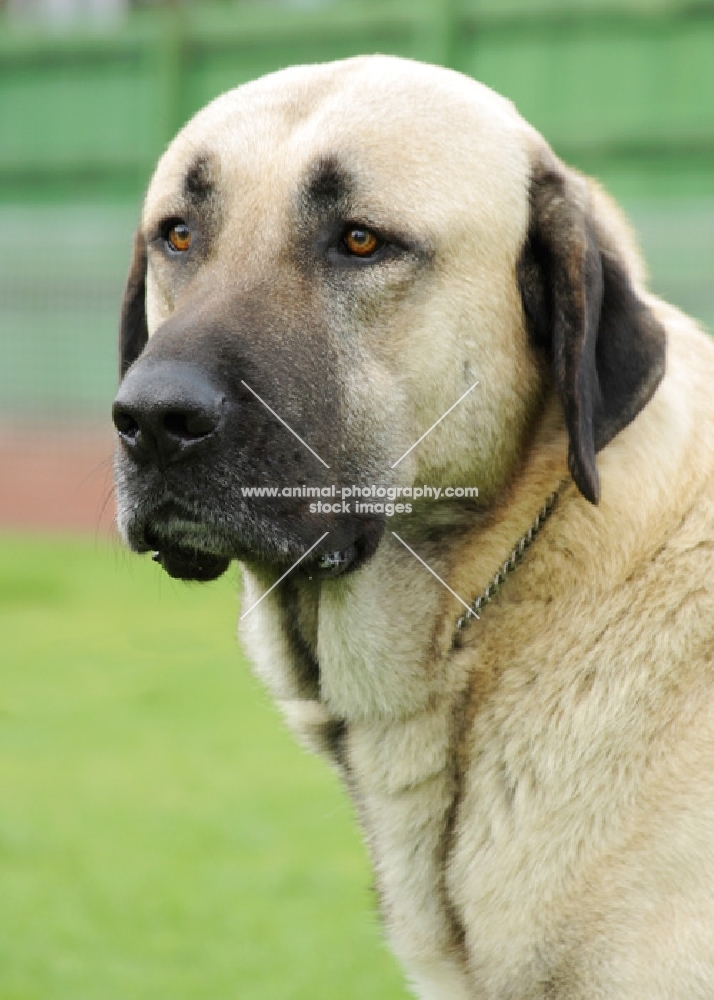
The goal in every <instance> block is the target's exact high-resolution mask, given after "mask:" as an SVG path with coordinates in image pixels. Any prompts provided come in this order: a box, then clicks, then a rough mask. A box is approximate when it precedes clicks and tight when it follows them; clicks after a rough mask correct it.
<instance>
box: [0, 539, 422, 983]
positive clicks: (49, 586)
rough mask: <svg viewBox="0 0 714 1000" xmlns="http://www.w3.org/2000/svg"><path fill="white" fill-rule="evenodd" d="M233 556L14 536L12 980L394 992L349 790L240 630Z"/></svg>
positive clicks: (2, 646) (2, 848) (8, 963)
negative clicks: (211, 573)
mask: <svg viewBox="0 0 714 1000" xmlns="http://www.w3.org/2000/svg"><path fill="white" fill-rule="evenodd" d="M237 590H238V586H237V576H236V574H235V573H232V575H231V578H230V579H224V580H221V581H218V582H217V583H215V584H211V585H208V586H204V587H198V586H186V585H183V584H178V583H175V582H173V581H171V580H169V579H168V577H166V576H164V575H162V574H161V572H160V570H159V569H158V568H157V567H156V566H155V565H153V564H152V563H150V562H147V561H146V560H142V559H139V558H137V557H133V556H130V555H128V554H125V553H124V552H123V551H121V550H120V549H119V548H118V546H116V545H114V546H112V545H110V544H108V543H104V542H97V543H93V542H84V541H81V542H80V541H67V540H64V541H52V540H37V539H13V538H3V539H0V789H1V793H0V794H1V797H0V998H2V1000H89V998H92V1000H94V998H96V1000H202V998H206V1000H208V998H210V1000H232V998H241V1000H243V998H246V1000H272V998H276V1000H277V998H280V1000H292V998H294V1000H308V998H309V1000H320V998H325V1000H336V998H339V1000H352V998H354V1000H358V998H359V1000H365V998H367V997H370V998H371V997H374V998H379V1000H397V998H404V997H406V996H407V994H406V992H405V991H404V989H403V987H402V985H401V975H400V973H399V971H398V970H397V968H396V965H395V963H394V961H393V960H392V958H391V957H390V955H389V954H388V952H387V950H386V946H385V945H384V944H383V943H382V940H381V936H380V931H379V928H378V924H377V919H376V917H375V915H374V912H373V902H372V899H371V893H370V891H369V885H370V874H369V867H368V864H367V860H366V857H365V853H364V850H363V847H362V845H361V841H360V837H359V834H358V831H357V828H356V824H355V821H354V817H353V813H352V808H351V806H350V804H349V802H348V800H347V798H346V796H345V795H344V793H343V792H342V790H341V788H340V787H339V783H338V781H337V779H336V778H335V776H334V775H333V774H332V773H331V772H330V771H329V769H328V768H327V766H326V765H325V764H324V763H323V762H321V761H319V760H317V759H314V758H312V757H310V756H309V755H307V754H306V753H304V752H303V751H302V750H300V749H299V748H298V747H297V746H296V745H295V744H294V743H293V741H292V739H291V737H290V736H289V735H288V733H287V732H286V731H285V729H284V727H283V725H282V723H281V722H280V720H279V718H278V716H277V713H276V712H275V710H274V709H273V707H272V706H271V705H270V702H269V700H268V698H267V696H266V695H265V694H264V693H263V692H262V690H261V688H260V687H259V685H258V684H257V682H256V681H255V680H254V679H253V678H252V677H251V675H250V672H249V669H248V666H247V664H246V662H245V659H244V658H243V656H242V654H241V653H240V651H239V648H238V646H237V643H236V641H235V639H234V633H235V623H236V619H237V612H238V604H237V598H236V594H237Z"/></svg>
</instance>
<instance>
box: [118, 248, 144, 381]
mask: <svg viewBox="0 0 714 1000" xmlns="http://www.w3.org/2000/svg"><path fill="white" fill-rule="evenodd" d="M148 339H149V330H148V327H147V325H146V242H145V240H144V237H143V236H142V235H141V233H140V232H137V233H136V235H135V236H134V257H133V259H132V262H131V267H130V268H129V277H128V278H127V281H126V288H125V289H124V299H123V301H122V305H121V320H120V323H119V374H120V377H121V378H123V377H124V375H125V374H126V371H127V369H128V368H129V366H130V365H132V364H133V363H134V362H135V361H136V359H137V358H138V357H139V355H140V354H141V352H142V351H143V350H144V348H145V347H146V344H147V342H148Z"/></svg>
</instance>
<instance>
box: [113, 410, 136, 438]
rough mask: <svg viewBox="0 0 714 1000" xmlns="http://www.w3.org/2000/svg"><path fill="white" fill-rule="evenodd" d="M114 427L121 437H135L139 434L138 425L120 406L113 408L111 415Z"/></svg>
mask: <svg viewBox="0 0 714 1000" xmlns="http://www.w3.org/2000/svg"><path fill="white" fill-rule="evenodd" d="M112 417H113V419H114V426H115V427H116V429H117V430H118V431H119V433H120V434H121V435H122V436H123V437H131V438H133V437H136V436H137V434H138V433H139V424H138V423H137V421H136V420H135V419H134V417H132V415H131V413H129V412H128V411H127V410H125V409H123V408H122V407H121V406H115V407H114V411H113V413H112Z"/></svg>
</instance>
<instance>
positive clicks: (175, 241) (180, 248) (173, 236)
mask: <svg viewBox="0 0 714 1000" xmlns="http://www.w3.org/2000/svg"><path fill="white" fill-rule="evenodd" d="M166 242H167V243H168V245H169V246H170V247H171V249H172V250H175V251H176V252H177V253H185V252H186V250H188V248H189V247H190V246H191V230H190V229H189V228H188V226H187V225H186V223H185V222H175V223H174V224H173V226H171V228H170V229H169V230H168V232H167V233H166Z"/></svg>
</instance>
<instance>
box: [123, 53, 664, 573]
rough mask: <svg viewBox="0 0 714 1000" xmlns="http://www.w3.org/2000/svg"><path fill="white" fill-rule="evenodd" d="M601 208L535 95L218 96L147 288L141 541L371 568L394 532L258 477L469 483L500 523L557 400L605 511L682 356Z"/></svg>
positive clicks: (130, 492) (153, 220) (151, 253)
mask: <svg viewBox="0 0 714 1000" xmlns="http://www.w3.org/2000/svg"><path fill="white" fill-rule="evenodd" d="M587 201H588V193H587V189H586V187H585V184H584V182H581V181H580V180H579V179H576V178H574V177H572V176H570V175H567V174H565V172H564V171H563V170H562V169H561V167H560V165H559V164H558V162H557V161H556V160H555V159H554V158H553V157H552V154H550V153H549V151H548V150H547V147H546V146H545V144H544V143H543V142H542V140H540V139H539V137H538V136H537V135H536V134H535V133H534V132H533V131H532V130H531V129H530V128H529V127H528V126H527V125H526V124H525V123H524V122H523V121H522V120H521V119H520V118H519V117H518V115H517V114H516V112H515V111H514V109H513V108H512V107H511V105H510V104H509V103H508V102H506V101H504V100H503V99H502V98H500V97H498V96H497V95H495V94H493V93H492V92H491V91H489V90H487V89H486V88H484V87H481V86H480V85H478V84H476V83H474V82H472V81H470V80H467V79H466V78H465V77H462V76H460V75H458V74H455V73H451V72H449V71H446V70H441V69H437V68H435V67H427V66H422V65H419V64H416V63H410V62H405V61H402V60H397V59H389V58H383V57H372V58H366V59H358V60H350V61H347V62H345V63H336V64H332V65H327V66H319V67H300V68H296V69H291V70H287V71H283V72H281V73H278V74H275V75H273V76H271V77H266V78H264V79H263V80H260V81H257V82H256V83H253V84H249V85H247V86H245V87H241V88H239V89H238V90H236V91H232V92H230V93H228V94H226V95H224V96H223V97H221V98H218V99H217V100H216V101H214V102H213V103H212V104H211V105H209V106H208V107H207V108H206V109H204V111H202V112H201V113H200V114H199V115H197V117H196V118H194V119H193V121H191V122H190V123H189V125H188V126H187V127H186V128H185V129H184V130H183V132H181V133H180V134H179V136H178V137H177V138H176V140H175V141H174V142H173V143H172V145H171V146H170V147H169V149H168V151H167V152H166V154H165V155H164V157H163V158H162V160H161V161H160V163H159V165H158V168H157V170H156V173H155V175H154V178H153V180H152V183H151V186H150V188H149V192H148V194H147V198H146V203H145V208H144V213H143V218H142V223H141V228H140V231H139V233H138V234H137V240H136V251H135V259H134V263H133V267H132V272H131V274H130V279H129V284H128V286H127V293H126V298H125V303H124V310H123V318H122V343H121V349H122V373H123V374H124V380H123V382H122V386H121V388H120V392H119V395H118V397H117V401H116V403H115V422H116V425H117V428H118V431H119V435H120V446H119V450H118V455H117V467H116V468H117V498H118V507H119V524H120V528H121V530H122V532H123V533H124V535H125V537H126V538H127V540H128V541H129V543H130V544H131V545H132V547H134V548H135V549H137V550H139V551H145V550H149V549H154V550H156V551H157V552H159V554H160V556H159V558H160V559H161V561H162V563H163V565H164V567H165V568H166V569H167V570H168V572H170V573H172V575H176V576H181V577H185V578H196V579H209V578H211V577H214V576H216V575H218V574H219V573H220V572H222V571H223V570H224V569H225V568H226V566H227V565H228V562H229V560H230V559H232V558H241V559H244V560H247V561H249V562H250V561H254V562H257V563H263V564H270V565H275V566H276V567H279V566H281V565H285V566H287V565H290V564H291V563H293V562H294V561H295V560H296V559H297V558H299V557H300V556H301V555H302V554H303V553H304V552H305V551H306V550H307V549H308V548H310V546H311V545H313V544H314V542H315V541H316V540H317V539H318V538H320V537H321V536H322V535H323V534H324V533H327V535H326V537H325V538H324V539H323V541H322V542H320V544H319V545H317V546H316V547H315V548H314V550H313V551H312V553H311V555H310V557H309V560H307V564H308V568H309V569H310V571H311V572H315V573H318V574H319V573H335V572H344V571H346V570H352V569H355V568H356V567H357V566H358V565H359V564H360V563H361V562H362V561H363V560H364V559H367V558H369V556H370V555H371V554H372V553H373V552H374V550H375V548H376V546H377V545H378V543H379V540H380V536H381V534H382V531H383V529H384V518H383V517H382V516H380V515H372V514H368V515H367V514H358V513H352V512H350V513H341V512H331V513H328V514H324V515H316V514H314V513H310V511H309V505H310V503H311V498H310V497H299V498H296V497H289V498H288V497H281V496H278V497H274V498H272V499H267V498H265V497H262V498H255V497H253V498H250V497H246V496H244V494H243V488H244V487H246V486H248V487H283V486H286V485H287V486H294V487H302V486H308V487H310V486H312V487H315V486H320V487H323V486H326V485H328V484H336V485H337V486H338V488H339V486H340V485H351V484H360V485H363V484H371V483H377V484H382V485H386V486H389V485H395V484H401V485H410V484H412V483H414V482H416V481H420V482H421V481H423V482H427V483H435V484H449V483H453V484H466V485H469V486H470V485H474V486H477V487H478V488H479V504H480V505H482V506H483V507H488V505H489V504H490V503H492V502H493V501H494V499H495V498H496V497H497V496H498V494H499V491H501V490H502V488H503V487H504V485H505V484H506V483H507V481H508V479H509V477H510V476H511V475H512V473H513V471H514V469H515V468H516V467H517V464H518V462H519V460H520V456H521V455H522V453H523V450H524V448H526V447H527V441H528V434H529V427H530V426H531V424H532V422H533V420H534V418H535V415H536V414H537V412H538V410H539V407H540V406H541V404H542V400H543V398H544V395H545V394H546V393H547V392H548V391H549V390H550V388H552V387H553V386H554V387H555V389H556V390H557V391H558V393H559V394H560V397H561V400H562V404H563V410H564V420H565V424H566V427H567V430H568V433H569V439H570V467H571V471H572V472H573V476H574V478H575V479H576V482H578V485H579V486H580V488H581V490H582V491H583V492H584V493H585V495H586V496H588V498H589V499H591V500H593V501H596V500H597V490H598V482H597V472H596V469H595V452H596V450H598V449H599V448H600V447H602V446H603V445H604V444H605V443H606V442H607V441H608V440H610V438H611V437H612V436H613V435H614V434H615V433H617V431H618V430H619V429H620V428H621V427H622V426H624V425H625V424H626V423H627V422H629V420H631V419H632V417H633V416H634V415H635V414H636V412H637V411H638V409H639V408H641V406H642V405H644V403H645V402H646V401H647V399H649V396H650V395H651V393H652V392H653V391H654V388H655V387H656V384H657V382H658V380H659V377H660V376H661V371H662V350H663V349H662V338H661V331H660V330H659V329H658V328H657V327H656V324H655V323H654V321H653V320H651V318H650V316H649V313H648V312H647V310H646V309H645V308H644V306H642V304H641V303H640V301H639V299H638V298H637V296H636V293H635V291H634V290H633V288H632V286H631V282H630V279H629V276H628V264H626V263H624V262H623V261H620V260H619V259H618V258H617V257H616V256H615V255H614V254H613V253H612V252H611V248H610V247H608V246H607V244H608V239H609V237H608V233H607V232H606V231H605V230H603V228H602V226H600V224H599V221H598V219H597V218H595V219H593V218H592V217H591V210H590V207H589V205H588V203H587ZM476 381H478V383H479V384H478V386H477V388H476V389H475V390H473V391H471V392H469V393H468V395H467V396H465V397H464V399H463V400H462V402H461V403H459V405H458V406H457V407H456V408H455V409H454V410H453V412H452V413H450V414H449V417H448V418H447V419H446V420H445V421H443V423H441V424H440V425H439V426H438V427H436V428H435V429H434V431H433V432H432V433H430V434H429V435H428V436H427V437H426V438H425V439H424V440H423V441H422V442H421V444H420V445H419V446H418V447H417V448H414V449H413V450H412V451H411V452H410V453H409V454H408V456H407V457H406V458H405V459H403V461H401V462H399V463H398V465H396V467H394V468H392V466H393V465H394V463H396V462H397V460H398V459H399V458H400V457H401V456H402V455H403V454H404V453H405V452H406V451H407V450H408V449H409V448H410V446H411V445H413V444H414V442H415V441H416V439H417V438H418V437H419V436H420V435H421V434H422V433H423V432H424V431H426V430H427V429H428V428H429V427H430V426H431V425H432V424H434V422H435V421H437V420H439V418H440V417H441V416H442V415H443V414H444V413H445V411H446V410H448V409H449V407H450V406H451V405H452V404H453V403H454V402H455V401H456V400H457V399H459V397H461V396H462V395H463V394H464V393H465V392H466V391H467V390H468V389H469V388H470V387H471V386H472V385H473V383H475V382H476ZM454 516H456V512H454ZM447 519H448V518H447ZM427 520H428V519H427ZM328 553H334V554H335V556H334V558H332V559H327V560H326V559H325V556H326V555H327V554H328Z"/></svg>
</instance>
